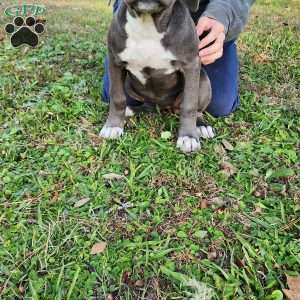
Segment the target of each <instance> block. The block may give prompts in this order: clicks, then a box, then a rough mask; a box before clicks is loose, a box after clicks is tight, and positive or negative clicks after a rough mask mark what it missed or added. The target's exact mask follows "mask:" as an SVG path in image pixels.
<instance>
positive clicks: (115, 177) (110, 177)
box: [102, 173, 125, 180]
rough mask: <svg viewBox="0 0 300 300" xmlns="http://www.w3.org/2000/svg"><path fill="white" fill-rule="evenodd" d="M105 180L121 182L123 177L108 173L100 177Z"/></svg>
mask: <svg viewBox="0 0 300 300" xmlns="http://www.w3.org/2000/svg"><path fill="white" fill-rule="evenodd" d="M102 177H103V178H104V179H106V180H122V179H124V178H125V176H124V175H120V174H116V173H108V174H104V175H103V176H102Z"/></svg>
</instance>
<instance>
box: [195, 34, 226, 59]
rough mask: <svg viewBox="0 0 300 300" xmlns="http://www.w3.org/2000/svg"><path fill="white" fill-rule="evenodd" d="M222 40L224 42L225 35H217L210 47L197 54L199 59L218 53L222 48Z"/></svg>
mask: <svg viewBox="0 0 300 300" xmlns="http://www.w3.org/2000/svg"><path fill="white" fill-rule="evenodd" d="M224 40H225V34H224V33H221V34H219V36H218V37H217V39H216V41H215V42H214V43H213V44H212V45H211V46H210V47H207V48H205V49H203V50H200V52H199V55H200V57H203V56H206V55H211V54H214V53H216V52H219V51H220V50H221V49H222V48H223V45H224Z"/></svg>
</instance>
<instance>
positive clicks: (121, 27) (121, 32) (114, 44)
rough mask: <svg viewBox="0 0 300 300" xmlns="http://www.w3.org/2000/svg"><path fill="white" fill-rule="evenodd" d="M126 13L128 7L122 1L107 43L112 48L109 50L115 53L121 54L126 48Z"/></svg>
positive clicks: (112, 22)
mask: <svg viewBox="0 0 300 300" xmlns="http://www.w3.org/2000/svg"><path fill="white" fill-rule="evenodd" d="M126 12H127V7H126V5H125V3H124V2H123V1H122V2H121V3H120V6H119V8H118V11H117V12H116V13H115V14H114V16H113V18H112V21H111V24H110V28H109V31H108V35H107V42H108V45H109V46H110V47H109V50H110V51H112V52H114V53H120V52H122V51H123V50H124V48H125V41H126V38H127V33H126V31H125V24H126V22H127V16H126Z"/></svg>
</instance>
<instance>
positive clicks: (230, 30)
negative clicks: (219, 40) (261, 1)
mask: <svg viewBox="0 0 300 300" xmlns="http://www.w3.org/2000/svg"><path fill="white" fill-rule="evenodd" d="M254 1H255V0H210V2H209V4H208V5H207V7H206V9H205V11H204V13H203V14H202V16H206V17H208V18H211V19H215V20H216V21H219V22H220V23H222V24H223V25H224V28H225V41H230V40H233V39H236V38H237V37H238V35H239V34H240V33H241V32H242V31H243V29H244V27H245V25H246V22H247V19H248V16H249V11H250V7H251V5H252V4H253V3H254Z"/></svg>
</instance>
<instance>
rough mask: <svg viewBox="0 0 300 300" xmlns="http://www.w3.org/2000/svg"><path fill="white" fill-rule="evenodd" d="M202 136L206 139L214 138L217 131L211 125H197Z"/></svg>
mask: <svg viewBox="0 0 300 300" xmlns="http://www.w3.org/2000/svg"><path fill="white" fill-rule="evenodd" d="M197 129H198V131H199V134H200V137H202V138H204V139H212V138H213V137H215V132H214V130H213V128H212V127H211V126H199V127H197Z"/></svg>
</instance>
